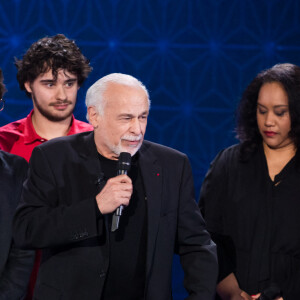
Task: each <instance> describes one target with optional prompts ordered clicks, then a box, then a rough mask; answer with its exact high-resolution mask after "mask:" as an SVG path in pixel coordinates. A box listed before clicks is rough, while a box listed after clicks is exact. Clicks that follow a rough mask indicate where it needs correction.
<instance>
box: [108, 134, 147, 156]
mask: <svg viewBox="0 0 300 300" xmlns="http://www.w3.org/2000/svg"><path fill="white" fill-rule="evenodd" d="M122 140H131V141H134V140H140V142H139V144H138V145H137V146H135V147H130V146H129V147H126V148H124V147H123V146H122ZM142 143H143V138H142V135H139V136H138V137H134V136H124V137H122V138H121V140H120V142H119V144H118V145H111V147H110V148H111V149H110V150H111V151H112V152H113V153H114V154H116V155H117V156H119V155H120V153H121V152H128V153H130V154H131V156H134V155H135V154H136V153H137V152H138V150H139V149H140V148H141V146H142Z"/></svg>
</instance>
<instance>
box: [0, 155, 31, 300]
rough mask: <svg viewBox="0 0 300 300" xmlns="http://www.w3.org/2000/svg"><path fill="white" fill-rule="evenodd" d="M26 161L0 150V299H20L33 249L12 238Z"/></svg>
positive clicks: (27, 278) (29, 271)
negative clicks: (16, 245) (15, 242)
mask: <svg viewBox="0 0 300 300" xmlns="http://www.w3.org/2000/svg"><path fill="white" fill-rule="evenodd" d="M27 168H28V164H27V162H26V161H25V159H23V158H21V157H18V156H15V155H12V154H9V153H6V152H3V151H0V299H1V300H4V299H6V300H15V299H21V298H22V297H23V296H24V294H25V292H26V290H27V285H28V282H29V277H30V273H31V269H32V267H33V260H34V251H26V250H20V249H17V248H16V247H15V245H14V244H13V242H12V220H13V215H14V213H15V210H16V207H17V204H18V202H19V200H20V197H21V191H22V185H23V181H24V179H25V177H26V174H27Z"/></svg>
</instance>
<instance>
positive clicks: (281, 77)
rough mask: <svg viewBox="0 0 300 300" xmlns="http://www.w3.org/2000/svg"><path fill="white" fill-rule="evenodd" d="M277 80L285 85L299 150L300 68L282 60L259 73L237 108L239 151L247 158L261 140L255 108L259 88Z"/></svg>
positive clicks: (292, 132)
mask: <svg viewBox="0 0 300 300" xmlns="http://www.w3.org/2000/svg"><path fill="white" fill-rule="evenodd" d="M271 82H278V83H279V84H281V86H282V87H283V88H284V90H285V92H286V93H287V96H288V101H289V114H290V118H291V131H290V132H289V135H290V137H291V138H292V140H293V142H294V144H295V146H296V148H297V149H300V67H298V66H296V65H293V64H289V63H285V64H277V65H275V66H273V67H272V68H270V69H267V70H264V71H262V72H260V73H259V74H258V75H257V76H256V77H255V78H254V79H253V80H252V81H251V83H250V84H249V85H248V87H247V88H246V90H245V91H244V93H243V96H242V99H241V101H240V103H239V106H238V109H237V127H236V133H237V138H238V139H239V140H240V142H241V154H242V157H243V158H247V157H248V155H249V154H251V153H253V151H254V150H255V149H256V148H257V147H258V145H259V144H260V142H261V141H262V137H261V134H260V132H259V129H258V125H257V119H256V110H257V99H258V94H259V91H260V89H261V87H262V85H263V84H265V83H271Z"/></svg>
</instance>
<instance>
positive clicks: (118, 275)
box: [99, 154, 147, 300]
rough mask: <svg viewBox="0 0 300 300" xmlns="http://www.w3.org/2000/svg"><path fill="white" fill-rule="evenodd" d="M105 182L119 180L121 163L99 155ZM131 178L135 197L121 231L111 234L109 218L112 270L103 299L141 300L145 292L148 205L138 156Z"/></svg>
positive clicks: (131, 201) (134, 162) (124, 212)
mask: <svg viewBox="0 0 300 300" xmlns="http://www.w3.org/2000/svg"><path fill="white" fill-rule="evenodd" d="M99 159H100V164H101V169H102V171H103V174H104V179H106V180H107V179H109V178H111V177H115V176H116V174H117V165H118V161H114V160H109V159H106V158H105V157H103V156H101V155H99ZM128 176H129V177H130V178H131V180H132V184H133V194H132V196H131V199H130V203H129V205H128V206H127V207H125V208H124V210H123V213H122V216H121V218H120V223H119V228H118V229H117V230H116V231H115V232H111V219H112V214H110V215H109V221H108V227H109V228H108V231H109V240H110V258H109V269H108V274H107V278H106V281H105V286H104V291H103V295H102V299H105V300H106V299H107V300H117V299H119V300H121V299H122V300H126V299H128V300H140V299H143V298H144V290H145V259H146V224H147V222H146V203H145V192H144V188H143V182H142V177H141V173H140V170H139V167H138V154H136V155H135V156H134V157H132V163H131V169H130V171H129V172H128Z"/></svg>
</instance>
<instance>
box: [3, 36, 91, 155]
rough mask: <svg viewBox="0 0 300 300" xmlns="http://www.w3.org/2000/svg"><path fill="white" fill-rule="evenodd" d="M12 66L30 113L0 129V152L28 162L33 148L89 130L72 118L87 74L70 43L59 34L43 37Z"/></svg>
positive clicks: (87, 67) (83, 60)
mask: <svg viewBox="0 0 300 300" xmlns="http://www.w3.org/2000/svg"><path fill="white" fill-rule="evenodd" d="M15 64H16V66H17V69H18V73H17V79H18V81H19V85H20V88H21V90H24V91H25V92H26V94H27V96H29V97H30V98H31V99H32V101H33V110H32V111H31V112H30V114H29V115H28V116H27V117H26V118H24V119H21V120H18V121H15V122H13V123H10V124H8V125H5V126H3V127H1V128H0V149H2V150H4V151H7V152H10V153H14V154H17V155H20V156H22V157H24V158H25V159H26V160H29V158H30V156H31V152H32V150H33V148H34V147H35V146H37V145H39V144H41V143H43V142H45V141H47V140H50V139H52V138H55V137H60V136H65V135H71V134H74V133H79V132H82V131H90V130H92V129H93V128H92V127H91V126H90V125H89V124H87V123H84V122H81V121H78V120H76V119H75V118H74V116H73V111H74V108H75V104H76V98H77V91H78V89H79V88H80V86H81V85H82V84H83V82H84V80H85V79H86V78H87V76H88V74H89V73H90V71H91V67H90V65H89V61H88V60H87V59H86V58H85V57H84V56H83V54H82V53H81V51H80V49H79V48H78V47H77V46H76V44H75V42H74V41H72V40H70V39H68V38H66V37H65V36H64V35H63V34H57V35H55V36H53V37H44V38H42V39H40V40H38V41H37V42H35V43H33V44H32V45H31V47H30V48H29V49H28V51H27V52H26V53H25V55H24V56H23V59H21V60H16V63H15Z"/></svg>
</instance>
